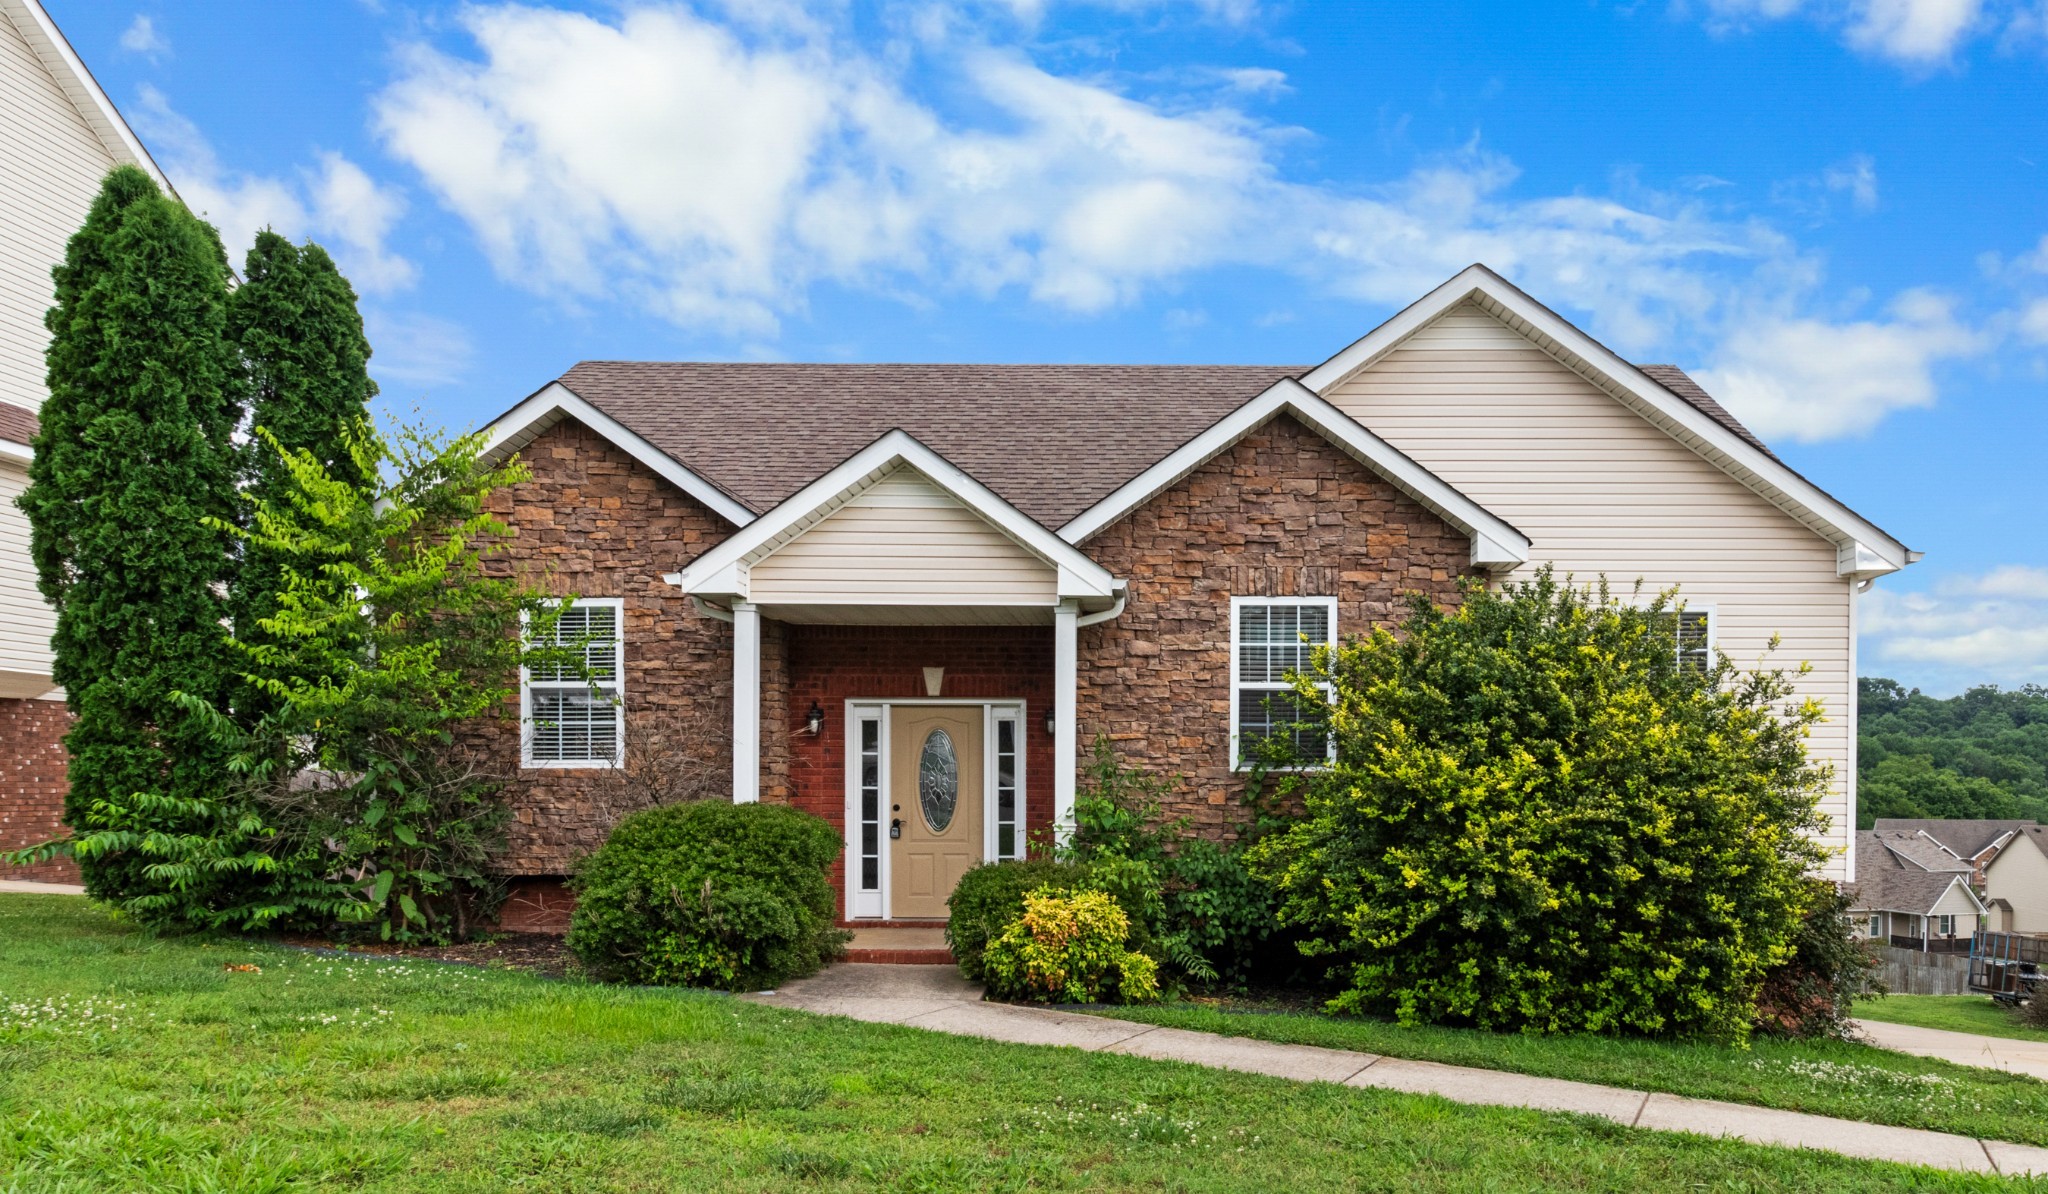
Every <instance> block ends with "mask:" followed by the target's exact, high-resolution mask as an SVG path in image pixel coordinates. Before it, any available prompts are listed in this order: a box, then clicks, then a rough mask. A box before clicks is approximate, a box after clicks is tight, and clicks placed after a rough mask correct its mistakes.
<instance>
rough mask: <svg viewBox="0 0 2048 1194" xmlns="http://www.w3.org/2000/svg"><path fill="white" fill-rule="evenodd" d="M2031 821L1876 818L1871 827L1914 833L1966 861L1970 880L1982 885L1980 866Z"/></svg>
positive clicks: (1882, 831) (1982, 870)
mask: <svg viewBox="0 0 2048 1194" xmlns="http://www.w3.org/2000/svg"><path fill="white" fill-rule="evenodd" d="M2033 824H2034V822H2032V821H1943V820H1937V819H1935V818H1932V817H1880V818H1878V820H1877V822H1876V824H1875V825H1874V826H1873V827H1874V828H1875V829H1876V830H1877V832H1878V833H1880V834H1897V833H1906V834H1918V835H1920V836H1922V837H1925V838H1927V839H1928V840H1929V841H1932V842H1934V843H1935V844H1936V845H1938V846H1940V847H1941V848H1942V849H1943V850H1945V851H1947V852H1948V853H1949V854H1951V855H1953V856H1954V857H1957V858H1961V859H1964V860H1966V861H1968V862H1969V864H1970V871H1971V878H1970V882H1972V883H1975V884H1976V885H1977V886H1979V887H1982V886H1983V885H1984V868H1985V867H1986V866H1987V865H1988V864H1989V863H1990V862H1991V860H1992V859H1993V858H1995V857H1997V856H1998V852H1999V851H2000V850H2002V849H2004V848H2005V845H2006V843H2007V842H2010V841H2011V840H2012V839H2013V835H2015V834H2017V833H2019V832H2020V831H2021V830H2022V829H2025V828H2027V827H2028V826H2030V825H2033Z"/></svg>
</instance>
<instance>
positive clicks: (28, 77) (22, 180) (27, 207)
mask: <svg viewBox="0 0 2048 1194" xmlns="http://www.w3.org/2000/svg"><path fill="white" fill-rule="evenodd" d="M0 113H4V116H0V163H5V167H4V168H0V402H11V403H13V404H14V405H16V406H25V407H28V408H29V409H30V410H34V409H36V408H38V407H40V406H41V405H42V404H43V349H44V347H45V346H46V345H47V343H48V339H49V337H48V333H47V332H45V331H44V329H43V312H44V311H46V310H48V309H49V306H50V297H51V296H50V290H51V284H50V267H51V266H53V265H56V264H57V263H58V262H60V261H62V260H63V259H64V245H65V242H66V241H68V240H70V239H71V234H72V233H73V232H75V231H77V229H78V226H79V224H81V223H83V222H84V220H85V213H86V211H87V209H88V208H90V207H91V206H92V200H93V196H94V195H95V194H97V193H98V191H99V185H100V180H101V179H102V178H104V177H105V176H106V173H107V171H108V170H111V169H113V167H114V159H113V158H112V157H111V156H109V154H108V153H107V150H106V148H105V146H104V145H103V144H102V143H101V141H100V139H99V138H98V137H97V136H95V135H94V134H93V131H92V129H91V128H90V127H89V126H88V125H87V124H86V122H85V120H84V119H83V118H82V117H80V116H79V114H78V109H77V108H75V107H73V106H72V104H71V101H70V100H69V99H68V98H66V97H65V95H64V92H63V91H62V90H61V89H60V88H59V87H58V85H57V81H56V80H55V79H53V78H51V77H50V72H49V71H48V70H47V69H46V68H45V67H44V66H43V62H42V59H40V58H38V57H37V56H36V54H35V51H34V50H32V49H30V47H29V44H28V43H27V42H26V41H24V40H23V39H22V36H21V33H20V31H19V30H17V29H16V28H15V27H14V24H13V22H11V21H9V20H7V19H6V18H5V17H0Z"/></svg>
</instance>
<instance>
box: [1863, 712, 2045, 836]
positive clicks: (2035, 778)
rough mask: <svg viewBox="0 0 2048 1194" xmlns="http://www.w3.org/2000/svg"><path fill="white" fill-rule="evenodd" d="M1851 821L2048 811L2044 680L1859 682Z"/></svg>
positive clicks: (2025, 815)
mask: <svg viewBox="0 0 2048 1194" xmlns="http://www.w3.org/2000/svg"><path fill="white" fill-rule="evenodd" d="M1857 709H1858V712H1859V714H1860V718H1859V727H1860V728H1859V735H1858V738H1857V760H1856V787H1857V799H1856V809H1857V827H1858V828H1859V829H1868V828H1870V827H1871V826H1872V824H1874V823H1875V822H1876V820H1877V819H1878V818H1879V817H1947V818H1964V819H1972V820H1976V819H1983V820H2019V819H2032V820H2036V821H2048V688H2044V687H2042V686H2041V685H2038V684H2029V685H2026V686H2024V687H2021V688H2018V689H2014V690H2012V691H2002V690H2000V689H1999V688H1997V687H1996V686H1995V685H1989V684H1986V685H1981V686H1979V687H1976V688H1972V689H1970V690H1969V691H1968V692H1965V693H1963V694H1962V695H1961V696H1953V697H1948V698H1946V699H1942V698H1937V697H1931V696H1928V695H1927V694H1926V693H1923V692H1921V691H1920V690H1919V689H1917V688H1907V687H1906V686H1904V685H1902V684H1900V683H1899V682H1898V681H1896V680H1883V679H1875V678H1865V679H1863V680H1860V681H1858V682H1857Z"/></svg>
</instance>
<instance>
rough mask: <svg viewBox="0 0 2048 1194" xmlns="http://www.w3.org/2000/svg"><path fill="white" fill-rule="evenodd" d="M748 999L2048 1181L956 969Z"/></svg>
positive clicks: (1829, 1128)
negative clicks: (993, 998)
mask: <svg viewBox="0 0 2048 1194" xmlns="http://www.w3.org/2000/svg"><path fill="white" fill-rule="evenodd" d="M748 998H749V999H752V1000H754V1001H756V1002H759V1003H766V1004H770V1005H773V1006H775V1007H787V1008H794V1009H796V1010H799V1011H806V1012H816V1013H818V1014H820V1015H828V1016H846V1017H848V1018H850V1019H854V1020H865V1021H868V1022H870V1023H876V1024H902V1025H907V1026H909V1027H912V1028H923V1029H928V1030H930V1031H933V1032H947V1033H953V1034H956V1035H959V1036H974V1037H982V1038H985V1039H988V1040H995V1041H1008V1042H1011V1043H1014V1044H1022V1045H1066V1046H1071V1047H1073V1048H1076V1049H1083V1050H1087V1051H1089V1052H1102V1053H1121V1054H1125V1055H1128V1056H1132V1057H1147V1058H1153V1059H1156V1060H1160V1061H1180V1062H1187V1063H1189V1064H1191V1065H1201V1066H1210V1067H1212V1068H1215V1069H1223V1070H1240V1071H1243V1072H1245V1073H1251V1074H1264V1075H1267V1076H1269V1077H1274V1078H1289V1079H1293V1080H1295V1081H1298V1082H1336V1083H1342V1084H1343V1085H1346V1086H1358V1087H1378V1088H1380V1089H1383V1090H1399V1091H1406V1092H1408V1093H1410V1094H1433V1095H1440V1096H1442V1097H1443V1098H1446V1099H1450V1100H1452V1101H1453V1102H1459V1103H1476V1104H1484V1105H1488V1106H1497V1107H1529V1108H1533V1109H1535V1110H1538V1111H1574V1112H1578V1113H1581V1114H1585V1115H1597V1116H1600V1117H1601V1118H1603V1119H1610V1120H1613V1121H1614V1122H1616V1123H1620V1124H1626V1125H1628V1126H1630V1127H1637V1128H1654V1129H1657V1130H1660V1131H1667V1132H1695V1133H1698V1134H1700V1135H1703V1136H1727V1137H1733V1138H1735V1139H1739V1140H1746V1141H1749V1142H1751V1143H1754V1144H1774V1145H1781V1146H1784V1147H1788V1148H1814V1149H1821V1150H1824V1151H1827V1152H1834V1153H1840V1154H1842V1155H1844V1156H1850V1157H1860V1158H1864V1159H1868V1160H1877V1161H1897V1162H1901V1163H1903V1164H1907V1165H1926V1166H1931V1167H1933V1168H1936V1169H1951V1170H1962V1171H1965V1172H1970V1173H1996V1174H2010V1175H2018V1174H2048V1149H2044V1148H2034V1147H2031V1146H2029V1145H2023V1144H2006V1143H2002V1142H2000V1141H1996V1140H1975V1139H1972V1138H1971V1137H1968V1136H1956V1135H1951V1134H1949V1133H1947V1132H1928V1131H1922V1130H1919V1129H1915V1128H1896V1127H1890V1126H1887V1125H1882V1124H1868V1123H1861V1122H1859V1121H1856V1120H1847V1119H1831V1118H1829V1117H1827V1116H1822V1115H1804V1114H1801V1113H1799V1112H1796V1111H1773V1110H1770V1109H1767V1108H1763V1107H1750V1106H1745V1105H1742V1104H1738V1103H1720V1102H1714V1101H1711V1100H1707V1099H1688V1098H1682V1097H1680V1096H1678V1095H1668V1094H1651V1093H1648V1092H1645V1091H1640V1090H1624V1089H1622V1088H1620V1087H1614V1086H1596V1085H1594V1084H1592V1083H1588V1082H1569V1081H1565V1080H1563V1079H1559V1078H1532V1077H1529V1076H1528V1075H1525V1074H1508V1073H1502V1072H1499V1071H1495V1070H1481V1069H1472V1068H1470V1067H1466V1066H1452V1065H1439V1064H1437V1063H1435V1062H1428V1061H1402V1060H1399V1059H1396V1058H1391V1057H1381V1056H1378V1055H1376V1054H1372V1053H1354V1052H1351V1051H1348V1050H1344V1049H1320V1048H1315V1047H1313V1046H1309V1045H1276V1044H1270V1043H1268V1042H1265V1041H1254V1040H1247V1039H1244V1038H1241V1037H1225V1036H1216V1035H1213V1034H1210V1033H1206V1032H1186V1031H1183V1030H1181V1029H1178V1028H1154V1027H1152V1026H1150V1025H1147V1024H1133V1023H1131V1022H1129V1021H1126V1020H1111V1019H1107V1018H1104V1017H1101V1016H1085V1015H1078V1014H1075V1013H1073V1012H1057V1011H1053V1010H1051V1009H1049V1008H1036V1007H1015V1006H1012V1005H1009V1004H1002V1003H984V1002H982V1000H981V989H980V988H979V987H977V986H975V985H974V984H972V983H969V982H967V981H966V980H964V979H962V978H961V977H960V972H959V971H958V970H957V969H955V968H953V967H951V966H873V965H861V964H858V963H846V964H842V965H839V966H832V967H829V968H827V969H826V970H825V971H824V972H823V973H821V974H817V975H815V976H813V977H811V978H807V979H801V980H798V981H796V982H793V983H790V984H789V985H788V986H786V987H784V988H783V989H782V990H780V991H770V992H766V993H763V994H760V995H751V996H748ZM1958 1035H1959V1034H1958Z"/></svg>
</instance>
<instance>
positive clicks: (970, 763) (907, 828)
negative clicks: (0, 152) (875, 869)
mask: <svg viewBox="0 0 2048 1194" xmlns="http://www.w3.org/2000/svg"><path fill="white" fill-rule="evenodd" d="M982 717H983V712H982V707H981V706H980V705H898V706H896V707H895V708H894V709H893V710H891V712H890V721H891V723H892V725H891V733H890V737H891V738H893V739H894V741H893V742H892V743H891V744H890V758H889V816H890V819H891V820H890V824H891V828H892V832H891V835H890V841H889V871H890V887H891V888H892V889H893V890H892V891H891V892H890V900H889V913H890V915H891V916H894V917H898V918H901V919H906V920H914V919H919V918H924V917H931V918H943V917H944V916H945V915H946V897H947V896H950V895H952V894H953V885H954V884H956V883H958V882H959V881H960V876H961V875H964V874H966V873H967V868H969V867H971V866H973V865H975V864H976V863H978V862H980V861H981V833H982V826H981V817H982V808H981V803H982V801H981V795H982V793H981V775H982V772H981V765H982V758H981V752H982ZM898 831H900V832H898Z"/></svg>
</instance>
